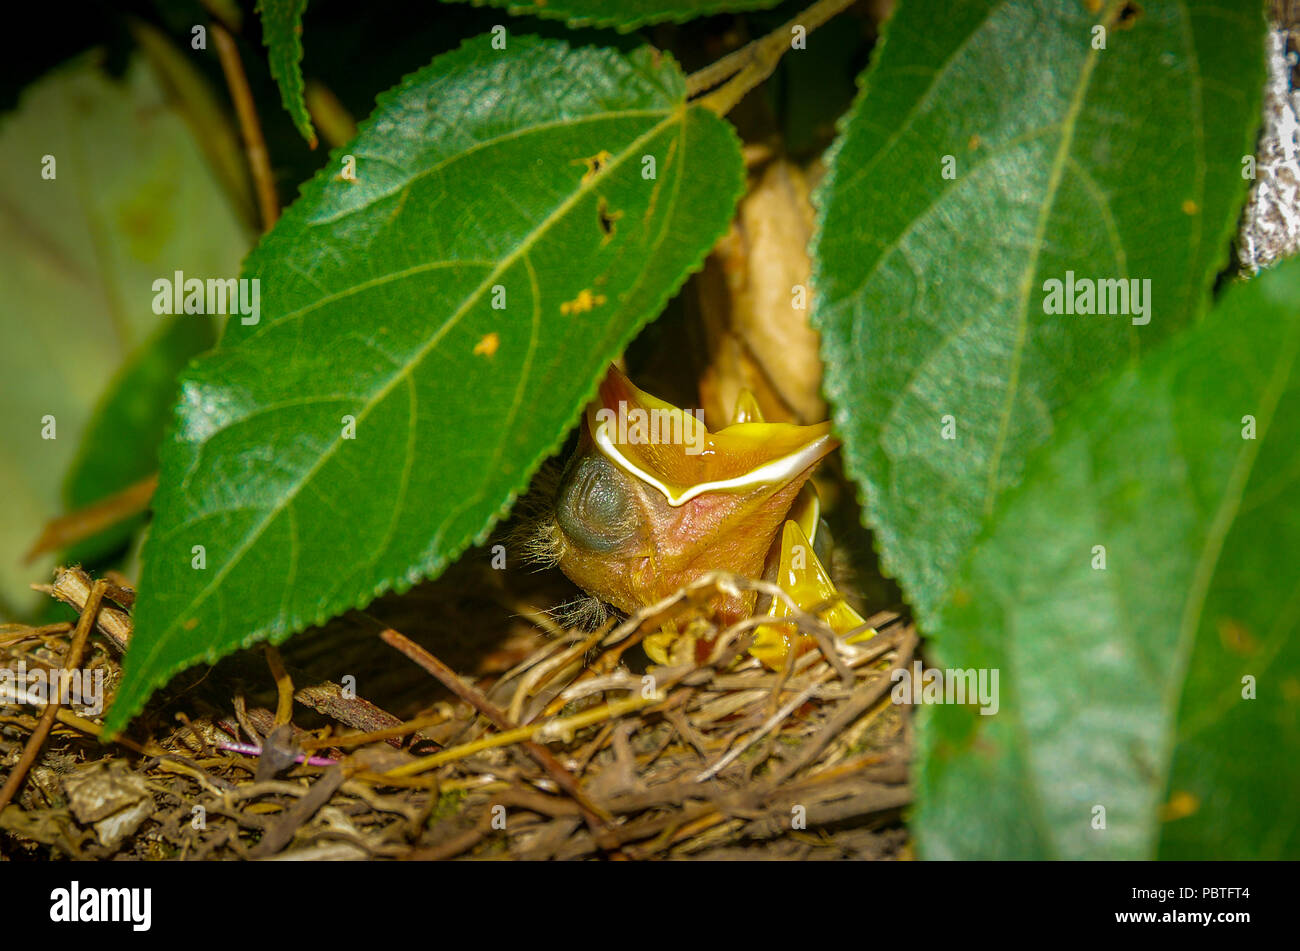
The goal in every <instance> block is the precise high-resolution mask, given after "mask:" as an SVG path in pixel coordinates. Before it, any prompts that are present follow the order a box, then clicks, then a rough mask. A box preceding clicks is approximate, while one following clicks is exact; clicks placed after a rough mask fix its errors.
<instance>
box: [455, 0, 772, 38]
mask: <svg viewBox="0 0 1300 951" xmlns="http://www.w3.org/2000/svg"><path fill="white" fill-rule="evenodd" d="M444 2H448V3H472V4H473V5H474V6H476V7H481V6H492V7H502V8H504V9H505V10H506V11H507V12H509V13H511V14H514V15H516V16H535V17H542V18H543V19H547V20H564V21H565V22H566V23H567V24H568V25H569V26H574V27H577V26H599V27H613V28H614V29H616V30H618V31H619V32H620V33H626V32H628V31H629V30H635V29H636V28H637V27H640V26H645V25H646V24H649V23H664V22H671V23H685V22H686V21H687V20H693V19H695V18H696V17H704V16H710V15H712V14H715V13H726V12H729V11H732V10H766V9H768V8H770V7H774V6H776V5H777V4H778V3H780V2H781V0H444Z"/></svg>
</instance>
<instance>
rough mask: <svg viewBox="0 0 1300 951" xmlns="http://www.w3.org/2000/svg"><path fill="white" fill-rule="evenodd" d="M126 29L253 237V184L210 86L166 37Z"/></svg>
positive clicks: (145, 27)
mask: <svg viewBox="0 0 1300 951" xmlns="http://www.w3.org/2000/svg"><path fill="white" fill-rule="evenodd" d="M209 2H211V0H209ZM235 12H236V13H237V12H238V10H236V11H235ZM130 27H131V37H132V38H133V39H134V40H135V42H136V44H137V45H138V46H139V47H140V52H141V53H143V54H144V55H145V57H146V58H147V59H148V60H149V65H150V66H152V67H153V70H154V75H156V76H157V77H158V79H159V81H160V82H161V83H162V86H163V89H164V90H165V91H166V93H167V97H168V100H169V101H170V102H171V104H172V106H173V108H175V109H176V111H177V112H178V113H179V114H180V115H181V117H182V118H184V119H185V121H186V123H187V124H188V125H189V127H190V132H191V134H192V135H193V136H194V141H195V142H197V143H198V144H199V146H200V147H201V148H202V149H203V151H204V154H205V155H207V158H208V162H209V163H210V164H211V166H212V168H213V171H215V172H216V174H217V177H218V179H219V180H220V181H221V183H222V185H224V186H225V188H226V192H227V194H229V195H230V198H231V201H233V202H234V203H235V207H236V209H237V210H238V212H239V216H240V218H241V220H242V221H243V222H244V223H245V225H246V226H247V227H248V228H249V233H250V234H253V233H256V230H257V223H258V217H257V205H256V203H255V201H254V199H253V183H252V182H251V181H250V180H249V174H248V159H247V157H246V156H245V155H244V149H243V146H242V145H241V144H240V141H239V133H238V132H236V130H235V126H234V123H233V122H232V121H231V117H230V115H229V113H228V112H227V111H226V106H225V104H224V103H223V102H222V101H221V100H220V99H218V97H217V95H216V94H215V93H214V92H213V89H212V85H211V83H209V82H208V79H207V77H206V76H204V75H203V73H202V72H201V71H200V70H199V69H198V67H197V66H196V65H195V62H194V60H193V59H192V58H191V57H190V56H188V55H186V51H187V50H188V47H187V48H186V50H181V49H178V48H177V46H176V44H175V43H174V42H173V40H172V38H171V37H170V36H168V35H167V34H166V33H163V32H162V31H161V30H158V29H155V28H154V27H152V26H150V25H149V24H147V23H144V22H142V21H139V20H132V21H130Z"/></svg>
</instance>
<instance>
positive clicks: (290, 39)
mask: <svg viewBox="0 0 1300 951" xmlns="http://www.w3.org/2000/svg"><path fill="white" fill-rule="evenodd" d="M306 10H307V0H257V13H258V16H260V17H261V18H262V42H264V43H265V44H266V49H267V54H268V61H269V64H270V67H271V75H272V76H273V77H274V78H275V82H276V84H277V85H278V86H279V87H280V96H281V98H282V99H283V100H284V108H285V109H286V110H288V112H289V115H290V116H292V117H293V124H294V126H295V127H297V129H298V131H299V132H300V133H301V134H302V137H303V138H304V139H306V140H307V144H308V145H310V146H311V147H312V148H313V149H314V148H316V130H315V129H313V128H312V125H311V116H310V115H308V114H307V100H306V98H305V96H304V88H303V81H302V15H303V13H305V12H306Z"/></svg>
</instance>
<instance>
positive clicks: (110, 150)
mask: <svg viewBox="0 0 1300 951" xmlns="http://www.w3.org/2000/svg"><path fill="white" fill-rule="evenodd" d="M47 169H48V171H46V170H47ZM50 175H52V176H53V177H47V176H50ZM0 243H2V244H3V247H4V248H5V253H4V254H3V255H0V288H2V289H3V291H2V292H0V336H2V337H3V340H4V346H3V347H0V406H3V407H4V411H3V412H0V449H2V451H0V501H2V504H3V505H4V515H3V517H2V518H0V616H4V617H10V618H12V617H15V616H26V615H29V614H30V612H31V611H32V609H33V608H34V607H35V606H36V605H37V603H38V599H40V596H38V595H36V594H35V593H34V592H32V591H31V590H30V588H29V587H28V586H29V585H30V584H31V583H32V582H33V581H40V580H43V579H45V578H47V577H48V572H49V570H50V569H51V568H52V567H53V564H54V559H53V557H52V556H50V557H45V558H42V559H40V561H38V562H36V563H34V564H30V565H25V564H23V563H22V555H23V553H24V552H25V551H27V550H28V548H29V547H30V546H31V544H32V543H33V542H34V541H35V540H36V538H37V536H38V535H39V534H40V531H41V528H42V527H43V525H44V524H45V523H46V522H47V521H49V520H50V519H51V518H53V517H55V516H57V515H61V514H63V513H64V511H65V505H64V503H65V498H64V496H63V494H62V488H63V485H64V478H65V476H66V475H67V473H68V469H69V466H70V465H72V463H73V460H74V458H75V457H76V454H77V452H78V447H79V446H80V445H81V442H82V438H83V435H84V434H85V432H86V429H87V426H88V425H89V424H90V420H91V416H92V413H93V412H94V409H95V407H96V406H97V405H98V404H99V403H100V402H101V401H102V399H103V398H104V393H105V390H106V388H107V387H108V386H109V385H110V382H111V381H112V379H113V377H114V374H116V373H118V371H119V368H121V367H122V366H123V365H124V363H126V362H128V361H132V360H135V359H137V358H138V354H139V353H140V351H141V348H142V347H146V346H147V345H148V344H147V341H148V340H149V339H150V338H152V337H153V336H154V335H155V334H156V333H158V332H159V330H160V327H161V324H162V322H163V321H164V320H175V319H177V318H162V317H159V316H158V315H157V314H155V313H154V312H153V307H152V301H153V296H154V292H153V290H152V283H153V281H154V280H156V279H157V278H160V277H171V275H172V274H173V272H174V271H175V269H177V268H179V269H182V270H183V271H185V272H187V273H189V274H191V275H194V276H203V277H209V276H211V277H225V276H229V275H233V274H235V273H236V272H237V270H238V267H239V261H240V258H241V257H242V256H243V254H244V252H245V251H246V250H247V248H248V237H247V235H246V234H245V233H244V231H243V229H242V227H241V226H240V223H239V221H238V219H237V218H236V216H235V214H234V213H233V211H232V210H231V208H230V203H229V201H228V200H227V199H226V197H225V194H224V192H223V191H222V189H221V187H220V186H219V185H218V183H217V181H216V180H215V178H214V177H213V175H212V172H211V171H210V168H209V166H208V164H207V162H206V161H205V160H204V155H203V152H202V151H201V150H200V148H199V147H198V145H197V144H196V143H195V141H194V138H193V136H192V135H191V133H190V131H189V129H188V128H187V126H186V123H185V121H184V119H183V118H182V117H181V116H180V115H179V114H178V113H177V112H176V111H174V110H173V109H172V108H171V106H170V105H169V104H168V101H167V99H166V97H165V95H164V93H163V89H162V87H161V86H160V84H159V82H158V80H157V78H156V76H155V75H154V73H153V72H152V71H151V70H150V69H149V67H148V65H147V64H146V63H145V62H143V61H141V60H136V61H133V62H132V63H131V64H130V65H129V66H128V68H127V70H126V73H125V75H124V77H123V78H122V79H121V80H120V81H119V80H114V79H111V78H110V77H109V76H108V75H107V74H106V73H105V72H103V70H101V69H100V68H99V67H98V66H97V65H96V64H95V63H94V62H93V61H91V60H88V59H83V60H80V61H78V62H75V63H72V64H69V65H68V66H66V67H64V68H61V69H59V70H57V71H56V72H54V73H51V74H50V75H49V76H47V77H45V78H44V79H41V80H40V81H39V82H37V83H35V84H33V85H32V86H31V87H30V88H29V89H27V90H26V91H25V92H24V94H23V98H22V100H21V102H20V103H19V107H18V109H17V111H15V112H13V113H10V114H8V115H6V116H4V117H3V119H0ZM180 319H185V320H190V321H199V322H202V321H208V320H210V319H211V318H208V317H201V316H191V317H187V318H180ZM45 417H52V418H53V420H54V428H53V430H49V431H48V432H49V433H50V434H52V435H53V436H54V437H55V438H42V436H43V431H45V430H46V427H45V426H44V425H43V423H42V420H43V419H44V418H45Z"/></svg>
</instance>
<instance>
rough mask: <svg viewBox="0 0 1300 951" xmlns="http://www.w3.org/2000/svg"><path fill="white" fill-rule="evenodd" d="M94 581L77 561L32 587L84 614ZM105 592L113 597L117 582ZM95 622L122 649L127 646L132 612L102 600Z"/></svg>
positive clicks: (129, 639)
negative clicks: (49, 578) (44, 581)
mask: <svg viewBox="0 0 1300 951" xmlns="http://www.w3.org/2000/svg"><path fill="white" fill-rule="evenodd" d="M93 584H94V582H93V581H92V580H91V577H90V575H88V574H86V573H85V572H84V571H82V570H81V568H80V567H78V566H77V565H73V566H72V567H71V568H60V569H59V570H58V571H57V572H55V575H54V584H48V585H46V584H34V585H32V589H33V590H35V591H43V592H44V593H46V594H48V595H50V596H51V597H55V598H58V599H59V600H60V601H62V602H63V603H64V604H67V605H70V606H71V607H72V609H73V610H74V611H76V612H77V613H78V614H83V613H85V610H86V605H87V603H89V598H90V589H91V587H92V585H93ZM104 593H105V595H107V596H108V597H110V598H111V597H113V586H112V585H108V586H107V587H106V588H105V590H104ZM95 626H96V627H98V628H99V631H100V633H101V634H103V635H104V636H105V637H107V638H108V639H109V641H110V642H111V643H112V644H113V646H114V647H116V648H117V649H118V651H123V652H124V651H125V650H126V646H127V644H128V643H130V641H131V631H132V626H131V615H129V614H127V613H126V612H125V611H120V610H118V609H117V608H115V607H111V606H110V605H106V604H102V605H100V608H99V615H98V617H97V618H96V619H95Z"/></svg>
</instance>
